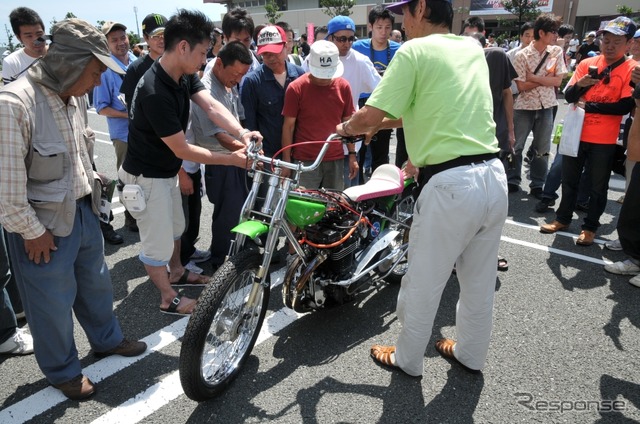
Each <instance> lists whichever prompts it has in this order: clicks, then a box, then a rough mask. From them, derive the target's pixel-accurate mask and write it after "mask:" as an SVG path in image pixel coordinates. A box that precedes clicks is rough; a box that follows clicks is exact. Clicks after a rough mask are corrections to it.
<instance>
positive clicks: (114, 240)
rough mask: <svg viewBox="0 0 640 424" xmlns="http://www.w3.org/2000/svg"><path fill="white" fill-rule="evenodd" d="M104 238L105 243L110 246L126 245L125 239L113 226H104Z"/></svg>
mask: <svg viewBox="0 0 640 424" xmlns="http://www.w3.org/2000/svg"><path fill="white" fill-rule="evenodd" d="M101 227H102V237H104V241H106V242H107V243H109V244H122V243H124V239H123V238H122V236H121V235H120V234H118V233H116V230H114V229H113V227H112V226H111V225H102V226H101Z"/></svg>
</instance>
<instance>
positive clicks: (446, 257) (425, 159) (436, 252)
mask: <svg viewBox="0 0 640 424" xmlns="http://www.w3.org/2000/svg"><path fill="white" fill-rule="evenodd" d="M389 8H390V9H391V10H392V11H393V12H394V13H400V14H404V24H403V25H404V29H405V32H406V34H407V36H408V38H409V39H410V40H409V41H407V42H406V43H404V44H403V46H402V47H401V48H400V49H399V50H398V52H397V53H396V55H395V57H394V59H393V61H391V64H390V65H389V67H388V68H387V70H386V72H385V76H384V78H383V79H382V82H380V84H379V85H378V87H377V88H376V89H375V90H374V92H373V93H372V95H371V97H370V99H369V100H368V101H367V104H366V106H365V107H364V108H362V109H361V110H360V111H359V112H357V113H356V114H355V115H354V116H353V117H352V118H351V119H350V120H348V121H347V122H345V123H343V124H341V125H339V126H338V127H337V129H336V130H337V131H338V132H339V133H340V134H343V135H353V134H362V133H368V134H372V133H375V132H376V131H377V130H378V129H380V128H390V127H393V126H397V125H403V126H404V129H405V135H406V143H407V152H408V154H409V160H410V162H411V164H412V165H410V166H409V172H410V173H415V172H416V167H417V168H419V169H420V171H419V173H420V180H421V182H422V192H421V194H420V196H419V197H418V199H417V201H416V206H415V212H414V217H413V225H412V228H411V238H410V240H409V258H410V262H409V270H408V272H407V274H406V276H405V277H404V279H403V281H402V288H401V289H400V294H399V296H398V308H397V314H398V318H399V319H400V321H401V322H402V324H403V328H402V331H401V332H400V336H399V339H398V342H397V344H396V346H379V345H375V346H373V347H372V348H371V355H372V356H373V358H374V359H375V360H376V361H377V362H379V363H381V364H383V365H387V366H392V367H399V368H400V369H402V370H403V371H404V372H406V373H407V374H409V375H412V376H420V375H422V372H423V362H424V353H425V349H426V347H427V343H428V341H429V338H430V337H431V330H432V326H433V321H434V318H435V314H436V311H437V309H438V304H439V302H440V297H441V295H442V291H443V289H444V287H445V285H446V282H447V280H448V279H449V276H450V274H451V268H452V267H453V265H454V264H456V265H457V275H458V280H459V281H460V299H459V302H458V309H457V316H456V324H457V333H458V341H457V342H455V341H453V340H451V339H441V340H438V341H437V342H436V349H437V350H438V352H440V354H441V355H443V356H444V357H446V358H449V359H452V360H456V361H458V362H459V363H461V364H462V365H463V366H464V367H465V368H467V369H469V370H472V371H478V370H481V369H482V368H483V367H484V364H485V359H486V356H487V352H488V349H489V339H490V337H491V329H492V309H493V298H494V291H495V281H496V272H497V271H496V266H495V258H496V256H497V253H498V245H499V242H500V235H501V232H502V226H503V224H504V221H505V218H506V215H507V206H508V201H507V180H506V176H505V172H504V167H503V166H502V164H501V163H500V161H499V160H497V159H496V153H497V152H498V141H497V140H496V137H495V123H494V122H493V118H492V114H493V105H492V98H491V90H490V86H489V71H488V67H487V62H486V60H485V57H484V54H483V50H482V48H481V47H480V46H478V44H477V42H475V40H473V39H471V38H469V37H458V36H455V35H452V34H450V32H451V24H452V20H453V10H452V7H451V3H450V2H449V1H448V0H429V1H428V2H427V1H426V0H407V1H403V2H400V3H396V4H394V5H392V6H389ZM452 51H455V52H457V54H456V55H451V54H449V52H452ZM461 57H463V58H464V61H465V66H464V67H461V66H460V58H461Z"/></svg>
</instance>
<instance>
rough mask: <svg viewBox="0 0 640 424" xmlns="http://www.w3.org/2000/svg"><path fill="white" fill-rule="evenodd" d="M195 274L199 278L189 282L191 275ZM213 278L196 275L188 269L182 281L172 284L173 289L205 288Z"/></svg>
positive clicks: (181, 278)
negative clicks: (203, 279)
mask: <svg viewBox="0 0 640 424" xmlns="http://www.w3.org/2000/svg"><path fill="white" fill-rule="evenodd" d="M190 274H193V275H196V276H197V277H198V279H197V280H196V281H189V275H190ZM203 277H204V278H206V279H207V281H205V282H201V278H203ZM210 279H211V277H207V276H206V275H200V274H195V273H193V272H191V271H189V270H188V269H185V270H184V273H183V274H182V276H181V277H180V279H179V280H178V281H176V282H174V283H171V287H204V286H206V285H207V284H209V280H210Z"/></svg>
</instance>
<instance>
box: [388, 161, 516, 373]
mask: <svg viewBox="0 0 640 424" xmlns="http://www.w3.org/2000/svg"><path fill="white" fill-rule="evenodd" d="M507 208H508V199H507V179H506V175H505V172H504V167H503V165H502V163H501V162H500V161H499V160H497V159H493V160H490V161H488V162H483V163H481V164H476V165H473V164H472V165H467V166H460V167H456V168H451V169H449V170H446V171H443V172H440V173H438V174H436V175H435V176H433V178H431V180H429V182H428V183H427V185H426V186H425V187H424V189H423V190H422V193H421V194H420V196H419V198H418V200H417V202H416V206H415V211H414V216H413V224H412V226H411V233H410V238H409V269H408V272H407V274H406V275H405V276H404V278H403V280H402V286H401V288H400V293H399V295H398V307H397V315H398V318H399V320H400V322H401V323H402V331H401V332H400V336H399V338H398V342H397V344H396V363H397V365H398V366H399V367H400V368H401V369H402V370H403V371H405V372H406V373H407V374H409V375H414V376H419V375H422V372H423V366H424V353H425V350H426V348H427V343H428V341H429V338H430V337H431V331H432V327H433V321H434V318H435V315H436V311H437V310H438V305H439V304H440V297H441V296H442V291H443V290H444V287H445V285H446V283H447V281H448V280H449V277H450V275H451V270H452V268H453V265H454V264H456V272H457V276H458V281H459V282H460V298H459V300H458V305H457V310H456V331H457V344H456V346H455V350H454V353H455V356H456V358H457V359H458V360H459V361H460V362H462V363H463V364H464V365H466V366H467V367H469V368H472V369H477V370H479V369H482V368H483V367H484V364H485V360H486V357H487V352H488V350H489V340H490V338H491V329H492V326H493V317H492V315H493V298H494V292H495V286H496V274H497V266H496V260H497V254H498V246H499V244H500V235H501V233H502V227H503V225H504V221H505V219H506V217H507Z"/></svg>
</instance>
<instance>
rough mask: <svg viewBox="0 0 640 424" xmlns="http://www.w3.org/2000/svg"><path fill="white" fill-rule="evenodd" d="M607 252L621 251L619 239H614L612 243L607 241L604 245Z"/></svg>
mask: <svg viewBox="0 0 640 424" xmlns="http://www.w3.org/2000/svg"><path fill="white" fill-rule="evenodd" d="M604 247H606V248H607V249H609V250H622V244H621V243H620V239H616V240H614V241H608V242H606V243H605V244H604Z"/></svg>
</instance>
